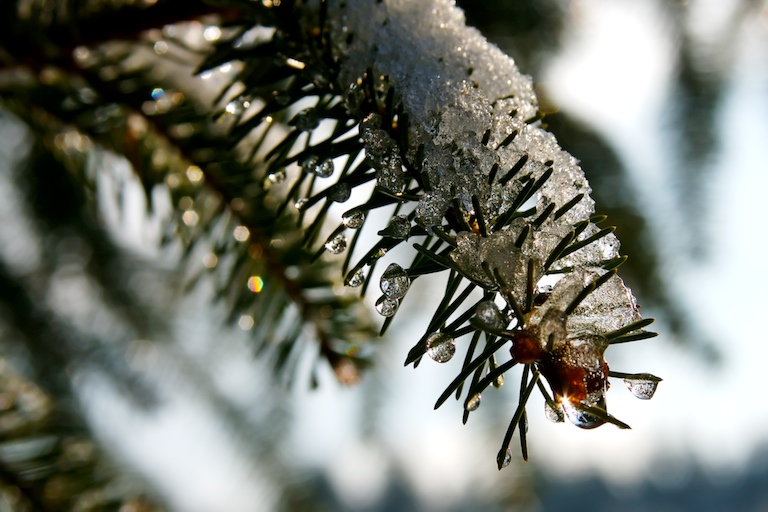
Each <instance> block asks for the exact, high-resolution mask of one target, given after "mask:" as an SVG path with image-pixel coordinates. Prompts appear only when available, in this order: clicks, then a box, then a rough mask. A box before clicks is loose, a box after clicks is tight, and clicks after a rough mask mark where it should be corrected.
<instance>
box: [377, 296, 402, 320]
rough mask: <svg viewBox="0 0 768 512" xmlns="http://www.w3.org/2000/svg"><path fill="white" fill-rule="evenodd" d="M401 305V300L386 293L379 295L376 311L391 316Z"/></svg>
mask: <svg viewBox="0 0 768 512" xmlns="http://www.w3.org/2000/svg"><path fill="white" fill-rule="evenodd" d="M399 305H400V301H398V300H397V299H390V298H389V297H387V296H386V295H382V296H381V297H379V300H377V301H376V311H377V312H378V313H379V314H380V315H381V316H386V317H390V316H392V315H394V314H395V312H396V311H397V308H398V306H399Z"/></svg>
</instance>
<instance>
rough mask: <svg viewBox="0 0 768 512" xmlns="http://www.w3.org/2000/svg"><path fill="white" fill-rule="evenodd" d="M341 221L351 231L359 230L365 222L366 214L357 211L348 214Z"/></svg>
mask: <svg viewBox="0 0 768 512" xmlns="http://www.w3.org/2000/svg"><path fill="white" fill-rule="evenodd" d="M341 221H342V222H343V223H344V225H345V226H347V227H348V228H350V229H357V228H359V227H360V226H362V225H363V222H364V221H365V212H364V211H362V210H356V211H353V212H351V213H350V212H347V213H345V214H344V216H343V217H342V218H341Z"/></svg>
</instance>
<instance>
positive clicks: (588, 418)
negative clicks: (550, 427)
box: [562, 401, 605, 429]
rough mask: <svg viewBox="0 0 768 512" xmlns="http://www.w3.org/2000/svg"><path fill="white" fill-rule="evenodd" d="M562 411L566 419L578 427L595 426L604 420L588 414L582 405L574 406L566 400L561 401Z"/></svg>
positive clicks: (588, 427)
mask: <svg viewBox="0 0 768 512" xmlns="http://www.w3.org/2000/svg"><path fill="white" fill-rule="evenodd" d="M562 407H563V412H565V415H566V416H568V419H569V420H570V421H571V423H573V424H574V425H576V426H577V427H579V428H584V429H590V428H597V427H599V426H600V425H602V424H604V423H605V420H603V419H600V418H598V417H597V416H594V415H592V414H589V413H588V412H587V411H586V410H585V409H584V408H583V407H576V406H575V405H573V404H572V403H570V402H568V401H563V402H562Z"/></svg>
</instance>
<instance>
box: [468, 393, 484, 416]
mask: <svg viewBox="0 0 768 512" xmlns="http://www.w3.org/2000/svg"><path fill="white" fill-rule="evenodd" d="M481 401H482V395H480V393H475V394H474V395H472V398H470V399H469V400H467V403H466V405H465V406H464V408H465V409H466V410H467V411H469V412H472V411H476V410H477V408H478V407H480V402H481Z"/></svg>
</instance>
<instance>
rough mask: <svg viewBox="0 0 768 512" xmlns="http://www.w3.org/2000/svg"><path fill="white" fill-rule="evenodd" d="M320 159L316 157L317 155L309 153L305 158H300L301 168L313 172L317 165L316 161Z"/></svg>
mask: <svg viewBox="0 0 768 512" xmlns="http://www.w3.org/2000/svg"><path fill="white" fill-rule="evenodd" d="M319 161H320V158H318V156H317V155H309V156H308V157H307V158H305V159H304V160H302V162H301V170H302V171H304V172H306V173H310V172H312V173H313V172H315V167H317V164H318V162H319Z"/></svg>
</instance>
